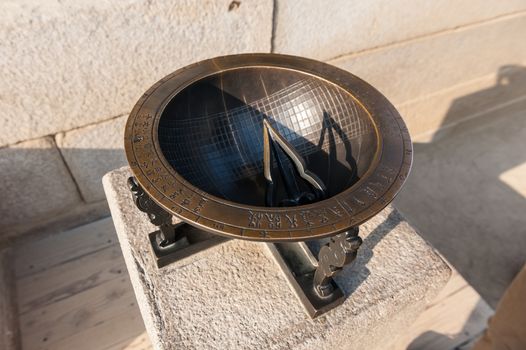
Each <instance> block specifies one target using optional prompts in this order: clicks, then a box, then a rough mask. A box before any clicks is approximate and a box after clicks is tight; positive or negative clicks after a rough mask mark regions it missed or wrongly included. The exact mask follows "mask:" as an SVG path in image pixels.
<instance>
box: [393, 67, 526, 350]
mask: <svg viewBox="0 0 526 350" xmlns="http://www.w3.org/2000/svg"><path fill="white" fill-rule="evenodd" d="M473 117H477V118H473ZM462 118H464V120H465V121H463V122H461V123H460V119H462ZM468 119H469V120H468ZM442 126H443V129H442V130H441V131H439V132H437V133H436V134H435V135H434V137H433V140H432V142H430V143H419V142H416V143H415V144H414V166H413V171H412V174H411V176H410V177H409V179H408V182H407V184H406V186H405V187H404V189H403V190H402V192H401V193H400V195H399V196H398V198H397V199H396V201H395V206H396V207H397V208H398V209H399V210H400V211H401V212H402V213H403V214H404V216H406V217H407V218H408V220H409V221H410V222H411V223H413V224H414V225H415V226H416V227H417V228H418V229H419V233H420V235H421V236H422V237H423V238H424V239H426V240H427V241H428V242H430V243H431V245H433V246H434V247H435V248H436V249H437V250H438V251H439V252H440V253H441V254H442V255H443V256H444V257H445V258H446V259H447V260H448V261H449V262H451V264H452V265H453V266H454V267H455V268H456V269H457V270H458V271H459V272H460V273H461V274H462V276H463V277H464V278H465V279H466V280H467V281H468V282H469V283H470V284H471V285H472V286H473V287H474V288H475V289H476V290H477V291H478V292H479V293H480V294H481V295H482V297H483V298H484V299H485V300H486V301H487V302H488V303H489V304H490V305H491V306H493V307H495V305H496V304H497V302H498V300H499V298H500V296H501V295H502V294H503V292H504V290H505V289H506V287H507V286H508V285H509V283H510V282H511V281H512V279H513V277H514V276H515V275H516V273H517V272H518V271H519V270H520V269H521V267H522V266H523V265H524V263H525V262H526V256H525V255H524V251H526V216H525V215H524V214H525V213H526V193H525V191H524V186H520V184H519V182H520V181H519V180H518V179H522V182H523V181H524V178H526V167H525V166H524V165H525V164H526V68H525V67H521V66H511V65H510V66H504V67H502V68H501V69H499V71H498V75H497V79H496V82H495V85H494V86H492V87H490V88H487V89H483V90H480V91H478V92H475V93H473V94H470V95H467V96H463V97H460V98H457V99H456V100H454V101H453V103H452V104H451V106H450V108H449V110H448V112H447V114H446V116H445V117H444V120H443V122H442ZM508 175H509V177H510V179H511V180H510V181H506V182H504V181H503V178H504V177H506V176H508ZM469 323H470V321H469V320H468V321H467V322H466V326H467V325H468V324H469ZM466 326H465V327H466ZM462 334H463V332H461V333H459V334H457V337H458V339H460V338H462V336H463V335H462ZM471 335H472V336H473V335H474V334H471ZM444 337H447V338H449V339H454V337H452V336H446V335H444ZM419 338H421V339H416V340H415V342H413V344H412V345H411V346H410V347H409V348H411V349H422V348H426V349H434V348H437V347H433V346H431V345H430V344H429V343H427V344H425V345H422V344H424V343H422V341H423V340H424V339H426V335H425V334H422V335H421V337H419ZM427 339H430V337H427ZM457 344H458V343H457Z"/></svg>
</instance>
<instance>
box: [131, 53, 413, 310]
mask: <svg viewBox="0 0 526 350" xmlns="http://www.w3.org/2000/svg"><path fill="white" fill-rule="evenodd" d="M125 149H126V155H127V158H128V162H129V164H130V167H131V169H132V173H133V177H132V178H130V180H129V184H130V188H131V190H132V193H133V196H134V199H135V202H136V204H137V206H138V207H139V209H140V210H142V211H144V212H146V213H147V214H148V216H149V218H150V220H151V221H152V222H153V223H154V224H156V225H157V226H159V230H158V231H156V232H152V233H150V235H149V237H150V242H151V244H152V252H153V254H154V255H155V257H156V259H157V262H158V266H159V267H160V268H161V267H162V266H164V265H166V264H168V263H170V262H171V261H173V260H174V259H177V257H178V256H180V254H179V253H180V251H181V249H186V248H185V247H187V246H188V240H189V238H190V237H189V235H192V234H194V233H195V232H196V230H197V231H202V232H206V233H209V234H213V235H220V236H225V237H229V238H234V239H246V240H253V241H261V242H266V243H268V244H269V248H270V250H271V252H272V254H273V256H274V257H275V259H276V261H277V263H278V266H279V267H280V268H281V269H282V270H283V272H284V273H285V276H286V277H287V280H288V281H289V282H290V285H291V288H292V289H293V290H294V292H295V293H296V295H297V296H298V298H299V300H300V301H301V302H302V303H303V305H304V307H305V309H306V311H307V312H308V314H309V315H310V316H312V317H316V316H318V315H319V314H321V313H323V312H326V311H328V310H330V309H331V308H333V307H336V306H337V305H338V304H340V303H341V302H343V300H344V295H343V293H342V291H341V290H340V288H339V287H338V286H337V284H336V283H335V282H334V280H333V278H332V277H333V275H334V274H335V273H337V272H338V271H339V270H341V269H342V268H343V267H344V265H346V264H348V263H350V262H352V260H354V258H355V257H356V254H357V251H358V249H359V247H360V244H361V239H360V237H359V225H360V224H362V223H363V222H365V221H367V220H368V219H369V218H371V217H372V216H374V215H375V214H377V213H378V212H379V211H381V210H382V209H383V208H384V207H385V206H387V204H389V203H390V202H391V201H392V199H393V198H394V196H395V195H396V193H397V192H398V191H399V190H400V188H401V186H402V184H403V183H404V181H405V179H406V178H407V175H408V173H409V170H410V167H411V161H412V144H411V140H410V137H409V134H408V131H407V128H406V126H405V124H404V122H403V120H402V118H401V117H400V115H399V114H398V112H397V111H396V109H395V108H394V107H393V106H392V104H391V103H390V102H389V101H388V100H387V99H386V98H385V97H384V96H383V95H382V94H381V93H380V92H378V91H377V90H376V89H375V88H374V87H372V86H371V85H369V84H368V83H366V82H365V81H363V80H361V79H359V78H358V77H356V76H354V75H352V74H351V73H349V72H347V71H344V70H341V69H338V68H336V67H333V66H331V65H328V64H326V63H322V62H318V61H314V60H310V59H306V58H301V57H295V56H287V55H278V54H242V55H232V56H223V57H217V58H213V59H209V60H204V61H201V62H198V63H195V64H192V65H190V66H187V67H184V68H182V69H179V70H178V71H176V72H174V73H172V74H170V75H168V76H167V77H165V78H163V79H162V80H160V81H159V82H158V83H156V84H155V85H154V86H152V87H151V88H150V89H149V90H148V91H147V92H146V93H145V94H144V95H143V96H142V97H141V98H140V100H139V101H138V102H137V104H136V105H135V107H134V109H133V111H132V112H131V114H130V116H129V119H128V122H127V125H126V131H125ZM172 217H176V218H178V219H180V220H181V221H182V222H183V223H182V224H181V223H180V224H175V225H174V224H173V223H172ZM188 225H191V226H192V227H193V228H194V229H193V231H192V230H188V229H187V228H185V226H188ZM192 232H194V233H192ZM320 239H325V241H327V243H326V244H324V245H322V247H321V249H319V251H318V252H314V251H313V250H312V249H311V248H310V245H309V244H308V242H309V241H313V240H320ZM306 242H307V243H306ZM178 254H179V255H178ZM225 283H227V281H225ZM254 292H255V293H256V292H257V291H254Z"/></svg>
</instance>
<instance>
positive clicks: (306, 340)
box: [103, 167, 450, 349]
mask: <svg viewBox="0 0 526 350" xmlns="http://www.w3.org/2000/svg"><path fill="white" fill-rule="evenodd" d="M130 175H131V174H130V171H129V169H128V168H127V167H126V168H121V169H119V170H116V171H113V172H111V173H109V174H107V175H106V176H105V177H104V179H103V182H104V189H105V192H106V196H107V199H108V202H109V205H110V208H111V212H112V216H113V221H114V223H115V227H116V230H117V234H118V237H119V240H120V244H121V246H122V251H123V254H124V258H125V261H126V265H127V267H128V271H129V273H130V276H131V281H132V284H133V288H134V290H135V294H136V297H137V300H138V303H139V306H140V309H141V313H142V316H143V318H144V323H145V325H146V329H147V331H148V334H149V336H150V338H151V341H152V344H153V346H154V348H156V349H197V348H199V349H384V348H386V347H387V346H388V345H389V344H390V343H391V342H393V341H394V340H395V339H396V337H397V335H399V334H401V333H403V332H404V330H405V329H406V328H407V327H408V326H409V325H410V324H411V323H412V321H414V319H415V318H416V317H417V316H418V315H419V313H420V312H421V311H422V310H423V309H424V308H425V306H426V304H427V303H428V301H430V300H431V298H433V297H434V296H435V295H436V294H437V293H438V291H439V290H440V289H441V288H442V287H443V286H444V285H445V283H446V282H447V280H448V278H449V275H450V269H449V268H448V267H447V265H446V263H445V262H444V261H443V260H442V259H441V258H440V257H439V256H438V255H437V254H436V253H435V252H434V250H433V249H432V248H431V247H430V246H429V245H427V244H426V242H424V241H423V240H422V239H421V238H420V237H419V236H418V234H417V233H416V232H415V230H414V229H413V228H412V227H411V226H410V225H409V224H408V223H407V222H406V221H405V220H404V219H403V217H401V216H400V214H399V213H398V212H396V211H395V210H394V209H393V208H391V207H388V208H386V209H385V210H383V211H382V212H381V213H380V214H378V215H377V216H376V217H375V218H373V219H371V220H370V221H369V222H367V223H366V224H364V225H362V226H361V231H360V236H361V237H362V238H363V239H364V243H363V245H362V246H361V248H360V251H359V254H358V257H357V259H356V261H355V262H354V263H353V264H352V265H351V266H349V267H347V268H345V269H344V270H343V271H342V273H341V274H340V275H339V276H338V277H337V278H336V281H337V283H338V284H339V285H340V286H341V288H342V289H343V290H344V292H345V295H346V296H347V298H346V300H345V302H344V303H343V304H342V305H341V306H339V307H338V308H336V309H334V310H331V311H329V312H328V313H326V314H324V315H322V316H320V317H318V318H316V319H314V320H312V319H310V318H309V317H308V316H307V315H306V313H305V312H304V310H303V308H302V305H301V304H300V302H299V301H298V300H297V299H296V296H295V295H294V294H293V292H292V291H291V289H290V287H289V285H288V283H287V282H286V280H285V277H284V276H283V274H282V272H281V271H280V269H279V268H278V266H277V265H276V264H275V262H274V261H273V259H272V258H271V256H270V253H269V251H268V248H267V246H266V244H263V243H255V242H248V241H241V240H227V241H225V242H224V243H221V244H218V245H215V246H213V247H211V248H208V249H207V250H205V251H200V252H197V253H195V254H192V255H190V256H188V257H186V258H183V259H182V260H180V261H178V262H176V263H174V264H171V265H169V266H166V267H164V268H162V269H158V268H157V266H156V264H155V261H154V259H153V257H152V255H151V252H150V247H149V241H148V233H149V232H152V231H154V230H155V227H154V226H153V225H151V224H150V223H149V221H148V220H147V218H146V216H145V214H144V213H142V212H140V211H139V210H138V209H137V208H136V207H135V205H134V203H133V201H132V199H131V195H130V193H129V190H128V188H127V185H126V180H127V178H128V177H129V176H130Z"/></svg>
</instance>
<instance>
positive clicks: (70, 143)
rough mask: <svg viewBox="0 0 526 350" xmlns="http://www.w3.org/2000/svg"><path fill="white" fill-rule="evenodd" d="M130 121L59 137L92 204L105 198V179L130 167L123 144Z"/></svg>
mask: <svg viewBox="0 0 526 350" xmlns="http://www.w3.org/2000/svg"><path fill="white" fill-rule="evenodd" d="M127 118H128V117H127V116H123V117H118V118H115V119H112V120H109V121H106V122H102V123H98V124H95V125H90V126H86V127H84V128H79V129H75V130H72V131H69V132H65V133H60V134H58V135H57V136H56V141H57V146H58V147H59V149H60V152H61V153H62V154H63V156H64V160H65V161H66V163H67V165H68V167H69V169H70V170H71V173H72V175H73V177H74V178H75V181H76V182H77V184H78V186H79V189H80V192H81V193H82V198H84V200H85V201H86V202H88V203H89V202H95V201H100V200H103V199H104V190H103V188H102V176H104V174H106V173H107V172H108V171H110V170H112V169H115V168H120V167H122V166H123V165H125V164H127V163H126V155H125V154H124V141H123V140H124V127H125V125H126V120H127Z"/></svg>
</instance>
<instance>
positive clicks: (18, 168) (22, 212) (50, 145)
mask: <svg viewBox="0 0 526 350" xmlns="http://www.w3.org/2000/svg"><path fill="white" fill-rule="evenodd" d="M0 174H2V175H1V176H2V181H1V182H0V192H1V193H2V200H1V201H0V212H1V213H2V215H1V216H0V227H1V228H0V235H4V234H8V232H7V231H9V230H10V226H12V225H15V224H20V223H27V222H30V221H32V220H37V219H41V218H43V217H50V216H53V215H56V214H58V213H60V212H61V211H64V210H70V209H73V208H74V207H75V206H77V205H79V204H80V203H81V199H80V196H79V193H78V190H77V188H76V186H75V183H74V182H73V179H72V178H71V175H70V174H69V172H68V170H67V168H66V166H65V165H64V162H63V160H62V157H61V155H60V153H59V151H58V149H57V148H56V146H55V142H54V141H53V139H52V138H50V137H45V138H41V139H37V140H32V141H27V142H23V143H19V144H16V145H14V146H10V147H6V148H2V149H0Z"/></svg>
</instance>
